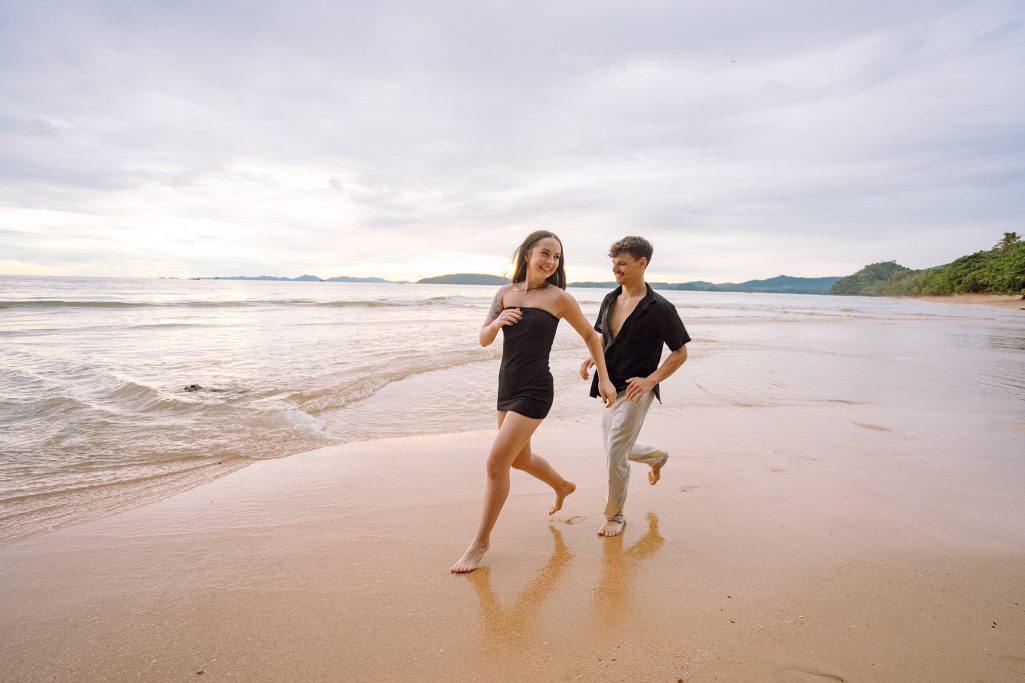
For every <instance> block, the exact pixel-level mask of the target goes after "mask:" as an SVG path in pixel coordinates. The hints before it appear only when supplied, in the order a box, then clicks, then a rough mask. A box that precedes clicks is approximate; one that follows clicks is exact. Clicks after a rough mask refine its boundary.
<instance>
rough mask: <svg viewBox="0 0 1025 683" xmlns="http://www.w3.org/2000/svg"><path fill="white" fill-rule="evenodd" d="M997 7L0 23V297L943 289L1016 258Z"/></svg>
mask: <svg viewBox="0 0 1025 683" xmlns="http://www.w3.org/2000/svg"><path fill="white" fill-rule="evenodd" d="M1023 65H1025V4H1023V3H1021V2H1019V1H1015V2H990V1H987V0H981V1H977V2H970V3H968V2H963V1H962V0H957V1H951V2H947V1H944V0H935V1H929V2H920V1H916V0H902V1H900V2H893V1H892V0H888V1H887V2H876V1H875V0H860V1H857V2H854V1H846V2H840V1H835V2H822V1H821V0H805V1H797V0H774V1H772V2H769V1H765V2H756V1H748V2H706V1H691V2H680V1H673V2H657V1H651V2H646V1H643V0H642V1H640V2H629V3H628V2H604V1H601V0H587V1H566V2H561V1H555V2H553V1H551V0H547V1H546V2H530V1H527V2H522V1H521V2H506V3H500V2H479V3H472V2H432V1H427V0H421V1H410V2H381V1H373V2H372V1H369V0H368V1H365V2H364V1H353V2H328V1H322V2H321V1H314V2H287V3H286V2H216V1H177V2H167V1H166V0H160V1H158V2H149V1H147V0H126V1H120V2H119V1H116V0H114V1H111V0H106V1H103V2H95V1H91V0H65V1H57V2H51V1H48V0H35V1H33V2H9V3H3V4H0V273H7V274H22V273H40V274H55V275H60V274H66V275H112V276H151V275H154V276H155V275H177V276H193V275H232V274H239V275H258V274H274V275H288V276H296V275H300V274H303V273H314V274H317V275H320V276H322V277H329V276H333V275H378V276H384V277H389V278H395V279H412V278H419V277H425V276H429V275H437V274H441V273H446V272H459V271H470V272H493V273H500V272H501V271H502V270H503V269H504V268H505V267H506V265H507V263H508V261H509V256H510V252H511V251H512V249H513V248H514V247H515V246H516V244H517V243H518V242H519V240H520V239H521V238H522V237H523V235H525V234H526V233H527V232H528V231H530V230H532V229H535V228H538V227H545V228H548V229H551V230H554V231H555V232H557V233H558V234H559V235H560V236H561V237H562V239H563V242H564V246H565V252H566V259H567V266H568V268H569V275H570V279H599V278H600V279H608V273H607V259H606V258H605V254H606V251H607V245H608V243H609V242H611V241H613V240H614V239H616V238H618V237H621V236H623V235H625V234H642V235H645V236H647V237H648V238H649V239H651V240H652V241H653V242H654V243H655V247H656V252H655V257H654V259H653V262H652V265H651V268H650V270H649V277H650V279H658V280H668V281H686V280H696V279H703V280H712V281H716V282H722V281H739V280H745V279H751V278H763V277H771V276H774V275H779V274H781V273H785V274H788V275H802V276H822V275H844V274H849V273H851V272H854V271H855V270H857V269H858V268H860V267H861V266H863V265H865V264H866V263H870V262H874V261H884V260H891V259H896V260H897V261H899V262H900V263H903V264H905V265H907V266H911V267H916V268H919V267H927V266H933V265H939V264H942V263H946V262H948V261H950V260H952V259H954V258H956V257H958V256H961V255H963V254H966V253H970V252H973V251H977V250H979V249H983V248H988V247H989V246H991V245H992V244H993V243H995V242H996V241H997V240H998V239H999V238H1000V237H1001V235H1002V233H1003V232H1004V231H1008V230H1016V231H1018V232H1025V220H1023V217H1025V211H1023V209H1025V85H1023V84H1025V76H1023Z"/></svg>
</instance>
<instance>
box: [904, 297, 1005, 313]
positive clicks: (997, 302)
mask: <svg viewBox="0 0 1025 683" xmlns="http://www.w3.org/2000/svg"><path fill="white" fill-rule="evenodd" d="M914 298H915V299H917V300H919V301H931V302H933V303H938V304H982V305H984V306H997V307H999V308H1006V309H1012V310H1025V299H1022V298H1021V297H1020V296H1011V295H1007V294H956V295H954V296H919V297H914Z"/></svg>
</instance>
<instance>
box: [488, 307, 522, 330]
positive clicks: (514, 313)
mask: <svg viewBox="0 0 1025 683" xmlns="http://www.w3.org/2000/svg"><path fill="white" fill-rule="evenodd" d="M522 317H523V312H522V311H521V310H520V309H518V308H507V309H505V310H504V311H502V312H501V313H499V314H498V317H497V318H495V319H494V320H492V321H491V325H492V326H493V327H495V328H496V329H498V328H502V327H505V326H506V325H515V324H516V323H518V322H519V321H520V318H522Z"/></svg>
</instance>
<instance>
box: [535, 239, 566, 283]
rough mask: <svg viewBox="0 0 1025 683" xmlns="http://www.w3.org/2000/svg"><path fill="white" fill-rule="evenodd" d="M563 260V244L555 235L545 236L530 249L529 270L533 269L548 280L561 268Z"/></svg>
mask: <svg viewBox="0 0 1025 683" xmlns="http://www.w3.org/2000/svg"><path fill="white" fill-rule="evenodd" d="M561 260H562V245H561V244H559V240H557V239H555V238H554V237H545V238H544V239H542V240H539V241H538V242H537V244H535V245H534V246H533V247H532V248H531V250H530V258H529V259H528V272H530V271H533V272H535V273H538V274H539V275H540V276H541V279H543V280H547V279H548V278H550V277H551V276H552V275H554V274H555V271H556V270H558V268H559V262H560V261H561Z"/></svg>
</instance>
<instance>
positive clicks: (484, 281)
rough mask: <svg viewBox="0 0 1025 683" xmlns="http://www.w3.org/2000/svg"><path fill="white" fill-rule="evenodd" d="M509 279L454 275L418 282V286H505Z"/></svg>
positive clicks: (480, 274)
mask: <svg viewBox="0 0 1025 683" xmlns="http://www.w3.org/2000/svg"><path fill="white" fill-rule="evenodd" d="M508 283H509V278H507V277H501V276H500V275H485V274H484V273H452V274H451V275H438V276H436V277H425V278H424V279H422V280H417V281H416V284H418V285H505V284H508Z"/></svg>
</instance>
